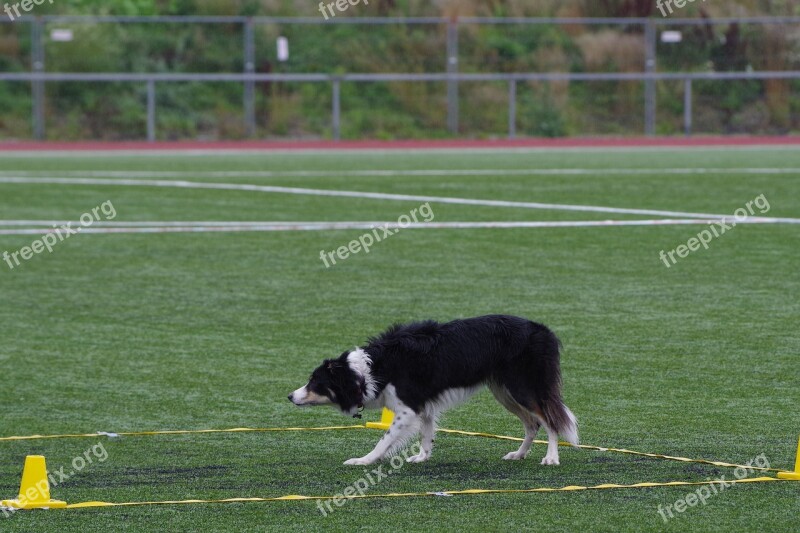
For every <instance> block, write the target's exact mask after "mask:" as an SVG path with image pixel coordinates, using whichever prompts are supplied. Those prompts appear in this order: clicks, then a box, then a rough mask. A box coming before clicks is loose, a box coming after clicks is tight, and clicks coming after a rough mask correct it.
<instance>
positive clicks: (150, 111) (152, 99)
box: [147, 78, 156, 143]
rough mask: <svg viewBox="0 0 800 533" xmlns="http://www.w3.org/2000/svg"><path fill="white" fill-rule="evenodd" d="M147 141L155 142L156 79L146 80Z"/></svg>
mask: <svg viewBox="0 0 800 533" xmlns="http://www.w3.org/2000/svg"><path fill="white" fill-rule="evenodd" d="M147 141H148V142H151V143H152V142H156V81H155V80H154V79H153V78H150V79H149V80H147Z"/></svg>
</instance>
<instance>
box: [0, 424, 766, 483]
mask: <svg viewBox="0 0 800 533" xmlns="http://www.w3.org/2000/svg"><path fill="white" fill-rule="evenodd" d="M346 429H368V428H367V427H366V426H365V425H363V424H361V425H354V426H323V427H274V428H228V429H176V430H160V431H129V432H119V433H106V432H98V433H73V434H63V435H27V436H12V437H0V442H2V441H23V440H40V439H65V438H88V437H99V436H107V437H115V436H120V437H143V436H151V435H191V434H200V433H246V432H270V431H332V430H346ZM437 431H439V432H441V433H450V434H454V435H465V436H470V437H486V438H492V439H501V440H510V441H516V442H520V441H522V439H521V438H519V437H509V436H507V435H495V434H492V433H481V432H477V431H463V430H459V429H442V428H439V429H438V430H437ZM534 442H536V443H537V444H547V441H544V440H535V441H534ZM560 444H561V445H562V446H571V444H569V443H565V442H562V443H560ZM578 448H581V449H584V450H597V451H602V452H613V453H624V454H628V455H638V456H641V457H652V458H654V459H667V460H670V461H681V462H684V463H700V464H707V465H713V466H721V467H726V468H747V469H751V470H760V471H762V472H780V471H781V470H780V469H777V468H764V467H760V466H755V465H740V464H736V463H727V462H724V461H712V460H710V459H691V458H689V457H678V456H673V455H662V454H658V453H647V452H638V451H635V450H627V449H624V448H607V447H603V446H592V445H588V444H579V445H578Z"/></svg>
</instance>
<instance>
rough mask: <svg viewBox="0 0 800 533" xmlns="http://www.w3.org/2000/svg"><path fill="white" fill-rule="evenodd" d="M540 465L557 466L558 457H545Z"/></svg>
mask: <svg viewBox="0 0 800 533" xmlns="http://www.w3.org/2000/svg"><path fill="white" fill-rule="evenodd" d="M542 464H543V465H557V464H559V463H558V456H556V457H551V456H549V455H545V456H544V459H542Z"/></svg>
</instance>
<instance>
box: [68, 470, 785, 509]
mask: <svg viewBox="0 0 800 533" xmlns="http://www.w3.org/2000/svg"><path fill="white" fill-rule="evenodd" d="M773 481H786V480H781V479H777V478H774V477H754V478H745V479H736V480H730V481H668V482H659V483H634V484H632V485H618V484H616V483H604V484H602V485H593V486H589V487H584V486H582V485H568V486H566V487H556V488H552V487H538V488H533V489H466V490H445V491H439V492H389V493H385V494H354V495H352V496H342V495H337V496H303V495H300V494H289V495H286V496H279V497H275V498H226V499H221V500H164V501H144V502H119V503H113V502H83V503H72V504H69V505H67V507H66V508H67V509H84V508H87V507H131V506H138V505H186V504H196V503H237V502H278V501H295V500H332V499H334V498H340V499H347V500H360V499H367V498H414V497H422V496H460V495H467V494H524V493H528V492H565V491H577V490H602V489H638V488H650V487H687V486H694V485H710V484H713V483H725V484H732V483H768V482H773Z"/></svg>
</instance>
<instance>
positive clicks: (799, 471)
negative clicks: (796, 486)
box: [778, 439, 800, 481]
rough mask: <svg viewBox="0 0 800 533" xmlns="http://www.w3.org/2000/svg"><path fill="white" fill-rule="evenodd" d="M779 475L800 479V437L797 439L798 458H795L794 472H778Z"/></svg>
mask: <svg viewBox="0 0 800 533" xmlns="http://www.w3.org/2000/svg"><path fill="white" fill-rule="evenodd" d="M778 477H779V478H781V479H796V480H797V481H800V439H798V440H797V458H796V459H795V460H794V472H778Z"/></svg>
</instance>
